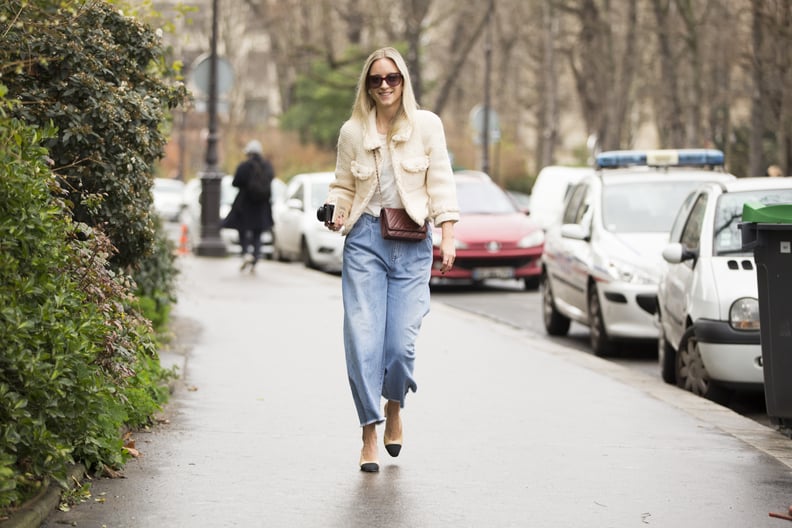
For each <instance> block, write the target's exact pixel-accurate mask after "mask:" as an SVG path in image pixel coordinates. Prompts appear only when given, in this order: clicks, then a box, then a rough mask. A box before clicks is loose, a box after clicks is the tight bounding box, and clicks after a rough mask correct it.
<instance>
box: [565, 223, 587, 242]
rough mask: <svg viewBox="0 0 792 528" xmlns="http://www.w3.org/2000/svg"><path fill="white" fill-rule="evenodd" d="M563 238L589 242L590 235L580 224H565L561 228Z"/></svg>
mask: <svg viewBox="0 0 792 528" xmlns="http://www.w3.org/2000/svg"><path fill="white" fill-rule="evenodd" d="M561 236H562V237H563V238H571V239H573V240H588V239H589V234H588V232H587V231H586V229H585V228H584V227H583V226H582V225H580V224H564V225H562V226H561Z"/></svg>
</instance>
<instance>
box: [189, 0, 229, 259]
mask: <svg viewBox="0 0 792 528" xmlns="http://www.w3.org/2000/svg"><path fill="white" fill-rule="evenodd" d="M217 4H218V0H212V36H211V49H210V59H209V100H208V101H207V103H208V104H207V112H208V114H209V134H208V137H207V140H206V167H205V169H204V171H203V172H202V173H201V241H200V242H199V243H198V246H197V248H196V251H195V252H196V254H198V255H200V256H205V257H224V256H225V255H226V254H227V250H226V246H225V243H224V242H223V239H222V238H221V237H220V185H221V182H222V179H223V174H222V173H221V172H220V170H219V169H218V167H217V10H218V8H217Z"/></svg>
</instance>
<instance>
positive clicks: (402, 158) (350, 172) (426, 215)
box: [327, 110, 459, 234]
mask: <svg viewBox="0 0 792 528" xmlns="http://www.w3.org/2000/svg"><path fill="white" fill-rule="evenodd" d="M375 119H376V117H375V114H374V112H372V113H371V115H370V119H369V122H368V123H366V124H365V126H364V124H363V123H361V122H359V121H356V120H351V119H350V120H349V121H347V122H346V123H344V125H343V126H342V127H341V132H340V135H339V138H338V157H337V161H336V169H335V180H334V181H333V182H332V183H331V184H330V192H329V194H328V198H327V203H332V204H335V208H336V209H335V214H336V215H338V214H344V215H345V217H346V220H345V222H344V228H343V233H344V234H346V233H349V231H351V229H352V227H353V226H354V225H355V222H356V221H357V220H358V219H359V218H360V216H361V215H362V214H363V211H364V210H365V209H366V206H367V205H368V203H369V201H370V200H371V199H372V197H374V196H375V194H376V193H377V170H375V158H374V151H375V150H376V149H378V148H379V147H380V139H379V137H378V134H377V126H376V122H375ZM387 148H388V149H390V154H391V159H392V161H393V172H394V175H395V179H396V188H397V190H398V193H399V197H400V198H401V201H402V204H404V208H405V209H406V210H407V214H409V215H410V218H412V219H413V220H414V221H415V222H416V223H419V224H423V223H424V222H425V221H426V220H427V219H429V220H430V221H431V222H432V223H433V224H434V225H436V226H439V225H440V224H442V223H443V222H457V221H459V205H458V204H457V197H456V183H455V182H454V174H453V171H452V169H451V160H450V159H449V156H448V148H447V147H446V141H445V132H444V131H443V123H442V121H440V118H439V117H438V116H437V115H436V114H434V113H432V112H430V111H428V110H418V111H417V112H416V113H415V122H414V123H407V122H405V123H403V124H402V126H401V127H400V129H399V130H397V131H396V132H394V134H393V137H392V138H391V139H390V141H389V144H388V145H387ZM377 160H378V161H379V162H380V163H382V156H377ZM378 170H379V172H380V173H381V172H382V169H381V167H380V168H378ZM376 199H379V198H376Z"/></svg>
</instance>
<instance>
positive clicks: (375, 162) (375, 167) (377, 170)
mask: <svg viewBox="0 0 792 528" xmlns="http://www.w3.org/2000/svg"><path fill="white" fill-rule="evenodd" d="M373 152H374V174H376V175H377V193H378V194H379V197H380V209H382V208H384V207H385V202H384V201H383V200H382V187H380V175H379V159H377V153H378V152H379V147H378V148H375V149H374V150H373Z"/></svg>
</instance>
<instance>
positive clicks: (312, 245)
mask: <svg viewBox="0 0 792 528" xmlns="http://www.w3.org/2000/svg"><path fill="white" fill-rule="evenodd" d="M334 178H335V174H334V173H332V172H314V173H305V174H297V175H295V176H293V177H292V178H291V179H290V180H289V183H288V185H287V187H286V191H285V193H284V199H283V200H282V201H280V202H278V203H277V204H276V205H275V206H274V208H273V211H272V213H273V217H274V220H275V226H274V227H273V236H274V238H275V242H274V246H273V253H274V256H275V259H277V260H283V261H289V260H297V261H302V262H303V263H304V264H305V265H306V266H308V267H309V268H317V269H322V270H325V271H330V272H339V271H341V255H342V253H343V249H344V237H343V236H341V234H339V233H338V232H335V231H330V230H329V229H327V228H326V227H325V226H324V224H323V223H322V222H320V221H319V220H318V219H317V217H316V210H317V209H318V208H319V207H320V206H321V205H322V204H324V202H325V199H327V193H328V191H329V188H330V182H332V181H333V179H334Z"/></svg>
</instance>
